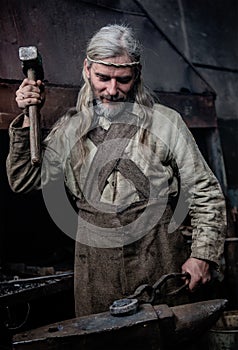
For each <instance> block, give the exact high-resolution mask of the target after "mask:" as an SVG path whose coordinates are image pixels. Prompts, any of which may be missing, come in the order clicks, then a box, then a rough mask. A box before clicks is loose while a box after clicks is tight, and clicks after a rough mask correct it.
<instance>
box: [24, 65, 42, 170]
mask: <svg viewBox="0 0 238 350" xmlns="http://www.w3.org/2000/svg"><path fill="white" fill-rule="evenodd" d="M27 77H28V78H29V79H31V80H36V75H35V71H34V69H31V68H30V69H28V71H27ZM29 123H30V151H31V163H32V165H36V166H38V165H39V164H40V159H41V147H40V122H39V111H38V106H37V105H30V106H29Z"/></svg>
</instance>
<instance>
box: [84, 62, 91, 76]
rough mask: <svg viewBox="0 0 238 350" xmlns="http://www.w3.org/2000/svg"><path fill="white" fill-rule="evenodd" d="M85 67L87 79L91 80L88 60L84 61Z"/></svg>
mask: <svg viewBox="0 0 238 350" xmlns="http://www.w3.org/2000/svg"><path fill="white" fill-rule="evenodd" d="M83 66H84V72H85V74H86V77H87V78H88V79H90V67H89V65H88V60H87V58H85V60H84V62H83Z"/></svg>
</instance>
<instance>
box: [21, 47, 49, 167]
mask: <svg viewBox="0 0 238 350" xmlns="http://www.w3.org/2000/svg"><path fill="white" fill-rule="evenodd" d="M19 58H20V60H21V63H22V70H23V73H24V74H25V76H26V77H27V78H28V79H31V80H35V81H37V80H38V79H39V80H43V79H44V71H43V67H42V60H41V56H40V54H39V52H38V50H37V48H36V47H35V46H27V47H20V48H19ZM29 122H30V150H31V163H32V165H35V166H38V165H39V164H40V156H41V150H40V123H39V116H38V107H37V105H30V106H29Z"/></svg>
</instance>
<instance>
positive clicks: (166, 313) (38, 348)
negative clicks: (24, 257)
mask: <svg viewBox="0 0 238 350" xmlns="http://www.w3.org/2000/svg"><path fill="white" fill-rule="evenodd" d="M226 304H227V301H226V300H224V299H216V300H209V301H205V302H201V303H194V304H185V305H182V306H175V307H173V308H170V307H168V306H167V305H157V306H154V307H152V306H151V305H150V304H144V305H141V307H140V309H139V311H138V312H137V313H135V314H133V315H129V316H122V317H119V316H112V315H111V314H110V313H109V312H104V313H100V314H94V315H89V316H84V317H79V318H75V319H70V320H66V321H63V322H58V323H54V324H51V325H48V326H44V327H41V328H38V329H35V330H31V331H28V332H23V333H20V334H17V335H15V336H14V339H13V349H15V350H27V349H28V350H33V349H34V350H50V349H54V350H62V349H69V348H70V349H72V350H74V349H75V350H76V349H79V348H80V346H82V348H83V349H84V350H94V349H95V350H96V349H98V348H100V346H102V348H103V349H107V350H109V349H110V350H111V349H116V350H121V349H128V350H129V349H141V350H150V349H156V350H160V349H161V350H162V349H165V348H166V346H167V344H168V345H171V343H173V346H174V347H176V346H178V344H181V343H183V341H185V340H186V341H189V340H191V339H192V338H193V337H194V336H195V335H197V334H201V333H202V332H204V331H206V330H208V329H209V328H210V327H211V326H212V325H213V324H214V323H215V322H216V321H217V319H218V318H219V316H220V315H221V313H222V312H223V310H224V308H225V307H226Z"/></svg>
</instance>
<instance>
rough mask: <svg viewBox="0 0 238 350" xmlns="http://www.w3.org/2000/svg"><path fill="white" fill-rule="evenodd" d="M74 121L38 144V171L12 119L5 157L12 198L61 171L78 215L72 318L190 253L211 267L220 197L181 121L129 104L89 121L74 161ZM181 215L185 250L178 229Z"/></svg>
mask: <svg viewBox="0 0 238 350" xmlns="http://www.w3.org/2000/svg"><path fill="white" fill-rule="evenodd" d="M145 115H146V117H145ZM148 115H149V117H148ZM78 118H79V117H78V116H77V115H76V116H72V117H71V119H70V120H67V121H66V122H65V124H64V128H61V129H58V130H57V131H56V132H55V134H54V138H53V139H54V141H53V143H49V142H47V139H46V140H45V141H44V142H43V149H44V153H43V154H44V159H43V165H42V169H40V168H37V167H32V166H31V163H30V151H29V130H28V128H24V129H22V128H21V127H20V123H21V119H22V116H19V117H18V118H16V119H15V120H14V121H13V123H12V124H11V126H10V129H9V135H10V151H9V155H8V159H7V173H8V179H9V184H10V186H11V187H12V189H13V190H14V191H15V192H28V191H31V190H33V189H39V188H42V186H43V187H44V186H46V187H47V184H48V183H49V182H50V181H55V180H56V179H57V178H58V177H59V174H61V173H63V178H64V183H65V186H66V188H67V190H68V192H69V194H70V195H71V197H72V198H73V201H74V203H75V207H76V208H77V211H78V225H77V226H78V229H77V241H76V248H75V304H76V315H77V316H81V315H86V314H90V313H96V312H101V311H105V310H107V309H108V307H109V305H110V304H111V303H112V302H113V301H114V300H115V299H118V298H122V297H125V296H127V295H128V294H131V293H133V291H134V290H135V289H136V288H137V287H138V286H139V285H140V284H143V283H149V284H153V283H155V282H156V281H157V280H158V279H159V277H160V276H161V275H163V274H165V273H170V272H180V269H181V265H182V264H183V262H184V261H185V260H186V259H187V258H188V256H189V255H191V256H192V257H196V258H199V259H205V260H209V261H211V262H213V263H214V264H216V265H217V266H219V263H220V258H221V255H222V253H223V245H224V235H225V226H226V215H225V204H224V198H223V195H222V191H221V189H220V186H219V183H218V181H217V179H216V178H215V176H214V175H213V173H212V172H211V170H210V169H209V167H208V165H207V164H206V162H205V160H204V159H203V157H202V156H201V153H200V151H199V150H198V147H197V145H196V143H195V141H194V139H193V137H192V135H191V133H190V131H189V130H188V128H187V127H186V125H185V124H184V122H183V120H182V118H181V116H180V115H179V114H178V113H177V112H175V111H174V110H172V109H170V108H167V107H165V106H162V105H158V104H157V105H155V106H154V108H153V111H152V112H151V110H150V111H148V113H147V112H145V110H144V109H142V108H141V107H140V106H138V105H136V104H134V106H133V109H129V110H127V109H126V110H124V112H123V116H120V117H118V118H117V119H116V120H112V121H109V120H108V119H105V118H103V117H102V118H98V119H97V122H96V123H95V125H94V127H93V128H92V130H91V131H90V132H89V133H88V134H87V137H85V138H84V145H85V147H86V149H87V153H86V158H85V161H84V162H83V164H81V162H79V154H80V153H79V148H78V143H77V125H78V124H79V119H78ZM58 205H60V203H58ZM175 208H176V209H175ZM188 212H189V214H190V217H191V224H192V227H193V235H192V244H191V249H190V247H189V248H188V245H187V244H186V241H185V239H184V238H183V236H182V235H181V233H180V230H179V225H180V224H182V219H184V218H185V216H186V214H187V213H188ZM171 227H172V228H171Z"/></svg>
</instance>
